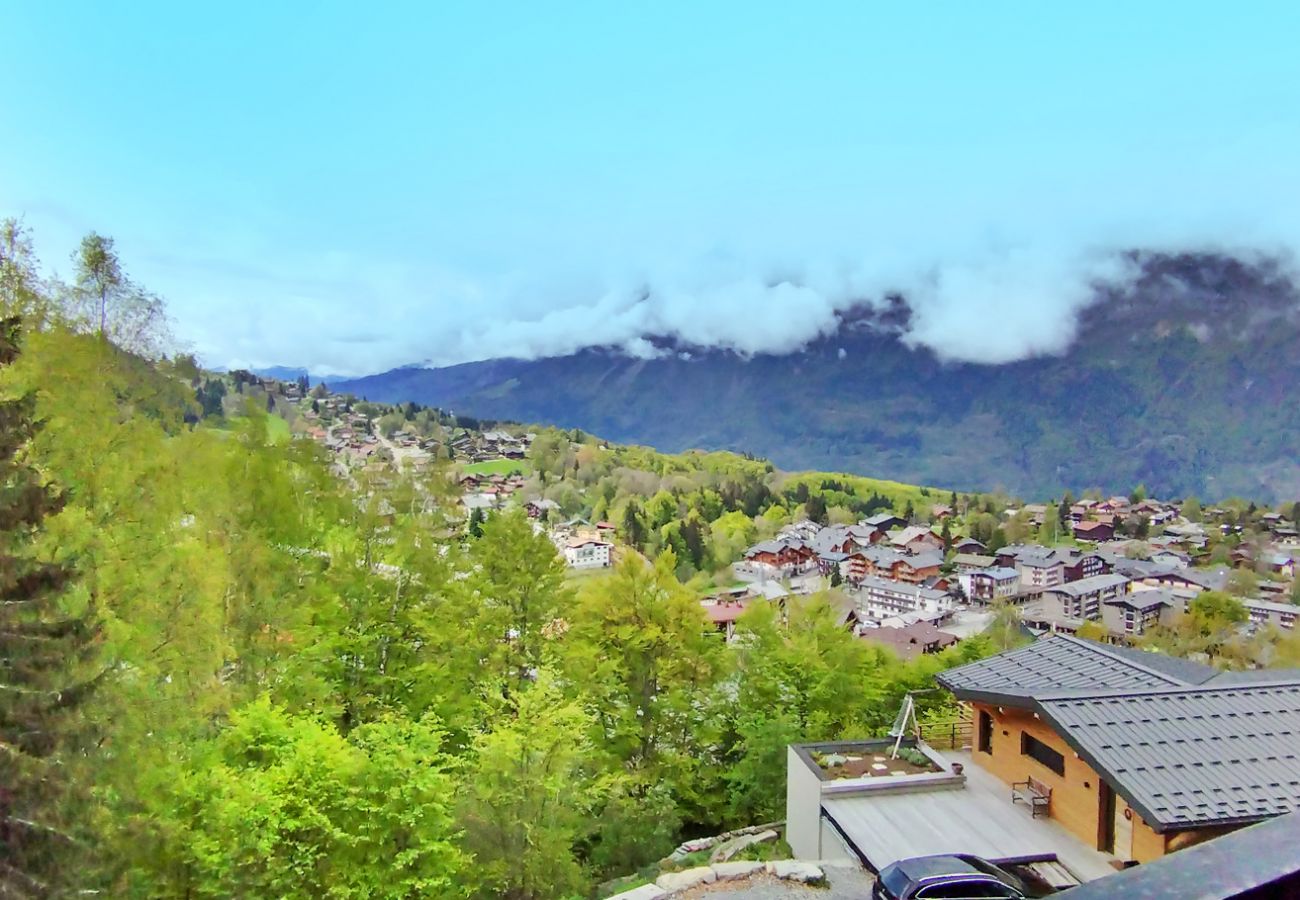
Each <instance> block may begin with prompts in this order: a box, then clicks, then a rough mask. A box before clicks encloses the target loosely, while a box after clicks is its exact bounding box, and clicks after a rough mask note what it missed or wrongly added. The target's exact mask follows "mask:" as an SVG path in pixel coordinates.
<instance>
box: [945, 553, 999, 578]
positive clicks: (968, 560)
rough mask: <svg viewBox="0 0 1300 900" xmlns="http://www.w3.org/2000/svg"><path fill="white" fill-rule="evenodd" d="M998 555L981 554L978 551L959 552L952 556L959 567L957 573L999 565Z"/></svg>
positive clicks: (953, 561)
mask: <svg viewBox="0 0 1300 900" xmlns="http://www.w3.org/2000/svg"><path fill="white" fill-rule="evenodd" d="M997 562H998V560H997V557H996V556H981V555H980V554H978V553H958V554H957V555H956V556H954V557H953V558H952V563H953V565H954V566H956V568H957V574H958V575H960V574H961V573H962V572H970V571H972V570H974V569H988V568H991V567H992V566H995V565H997Z"/></svg>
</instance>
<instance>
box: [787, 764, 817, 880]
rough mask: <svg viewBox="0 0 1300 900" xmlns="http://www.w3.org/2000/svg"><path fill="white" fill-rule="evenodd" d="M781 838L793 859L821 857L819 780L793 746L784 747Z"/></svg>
mask: <svg viewBox="0 0 1300 900" xmlns="http://www.w3.org/2000/svg"><path fill="white" fill-rule="evenodd" d="M785 761H786V762H785V768H786V776H785V839H786V843H788V844H789V845H790V850H791V851H792V852H793V853H794V857H795V859H821V858H822V782H821V779H820V778H818V777H817V773H816V772H814V771H812V769H810V768H809V767H808V764H807V763H805V762H804V761H803V760H802V759H800V758H799V754H797V753H795V752H794V748H793V747H786V749H785Z"/></svg>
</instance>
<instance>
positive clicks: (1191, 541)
mask: <svg viewBox="0 0 1300 900" xmlns="http://www.w3.org/2000/svg"><path fill="white" fill-rule="evenodd" d="M1135 508H1140V509H1141V511H1142V514H1143V515H1144V516H1149V517H1150V519H1151V521H1159V522H1161V523H1163V524H1161V525H1160V526H1159V531H1160V533H1159V534H1157V535H1155V536H1154V537H1152V538H1151V540H1150V541H1149V542H1144V541H1131V540H1130V541H1113V540H1102V539H1100V537H1101V535H1100V534H1099V533H1097V532H1096V531H1095V530H1090V529H1084V530H1083V533H1088V534H1091V535H1092V536H1093V537H1096V538H1099V539H1097V540H1087V541H1084V540H1079V541H1078V542H1079V546H1077V547H1050V548H1049V547H1045V546H1042V545H1040V544H1013V545H1008V546H1005V547H1002V548H1000V549H998V550H996V551H994V552H992V553H980V552H975V551H977V550H983V549H984V548H983V546H982V545H979V546H977V547H971V548H969V549H967V550H966V551H964V552H957V553H953V554H951V556H950V557H949V558H948V559H947V560H945V557H944V554H943V551H942V547H943V539H942V537H941V536H940V535H938V534H936V533H935V532H934V531H933V529H931V528H927V527H921V526H913V525H905V524H904V523H902V521H901V520H900V519H898V518H897V517H895V516H892V515H884V516H877V517H874V518H872V519H865V520H863V521H861V522H859V523H857V524H855V525H829V526H824V527H819V526H817V525H816V524H815V523H812V522H799V523H795V524H793V525H791V526H788V527H786V528H784V529H782V530H781V532H780V533H778V534H777V535H776V536H775V537H774V538H772V539H770V540H766V541H762V542H760V543H758V544H755V545H754V546H752V547H750V548H749V550H747V551H746V552H745V554H744V558H743V559H742V560H741V561H739V562H737V563H736V565H735V566H734V572H735V574H736V577H737V578H739V579H741V580H743V581H751V582H758V583H763V582H768V581H775V582H781V583H793V582H796V581H798V580H799V579H801V578H807V577H809V576H810V575H815V574H820V575H823V576H827V577H829V578H832V579H833V580H835V581H839V582H841V583H842V589H843V590H844V591H845V592H846V593H847V594H848V596H849V597H851V598H852V599H853V601H854V603H855V605H856V618H857V623H858V624H857V628H858V631H859V633H864V634H865V633H866V632H867V631H868V629H870V628H872V627H879V626H880V625H882V624H885V623H886V622H887V621H889V620H891V619H893V618H896V617H910V618H908V619H906V620H904V619H899V620H898V621H899V623H900V624H905V623H906V622H907V621H910V622H926V623H930V624H940V625H941V624H942V623H943V622H945V621H947V620H948V619H949V618H950V617H951V615H952V614H953V613H954V612H955V611H956V610H958V609H961V608H963V607H964V606H968V605H971V606H976V607H978V606H987V605H990V604H993V603H999V602H1011V603H1015V604H1017V605H1019V606H1020V607H1021V609H1022V616H1023V620H1024V622H1025V624H1026V626H1027V627H1029V628H1030V629H1031V630H1034V631H1037V632H1040V633H1065V634H1073V633H1075V632H1076V631H1078V630H1079V629H1080V628H1081V627H1083V625H1084V623H1089V622H1091V623H1095V624H1096V625H1099V626H1101V627H1102V629H1103V630H1104V631H1105V633H1106V634H1108V635H1109V639H1111V640H1114V641H1119V642H1124V641H1128V640H1131V639H1133V638H1136V637H1138V636H1140V635H1141V634H1143V633H1144V632H1145V631H1146V630H1147V629H1149V628H1151V627H1153V626H1154V625H1157V624H1163V625H1167V624H1170V623H1171V622H1173V621H1174V619H1175V618H1176V617H1177V616H1178V615H1179V614H1181V613H1182V612H1183V611H1184V610H1185V609H1186V606H1187V603H1188V602H1190V600H1191V599H1193V598H1195V596H1196V595H1197V594H1199V593H1201V592H1203V591H1206V590H1221V589H1223V587H1224V585H1225V583H1226V581H1227V574H1228V571H1229V570H1228V569H1226V568H1220V569H1217V570H1216V569H1205V568H1198V567H1194V565H1193V563H1194V556H1193V554H1194V553H1197V552H1198V551H1199V548H1201V547H1202V546H1203V545H1204V542H1205V534H1206V532H1205V530H1204V527H1205V526H1202V525H1200V524H1196V523H1187V522H1183V521H1181V520H1178V519H1176V518H1175V516H1176V513H1175V512H1174V511H1173V510H1172V509H1171V508H1170V506H1169V505H1168V504H1162V503H1160V502H1158V501H1143V502H1142V503H1141V504H1138V505H1137V506H1136V507H1134V506H1132V505H1130V504H1129V501H1127V500H1122V499H1121V498H1111V499H1110V500H1107V501H1091V502H1085V503H1081V504H1075V505H1074V506H1072V507H1071V516H1082V515H1102V516H1115V517H1120V518H1128V517H1131V516H1132V515H1133V510H1134V509H1135ZM1024 509H1025V510H1027V511H1029V514H1030V515H1034V514H1035V510H1037V514H1039V515H1044V516H1045V515H1047V514H1048V513H1049V508H1048V507H1046V506H1042V507H1041V508H1036V507H1032V506H1031V507H1025V508H1024ZM1099 510H1100V512H1099ZM1051 512H1052V513H1055V512H1056V510H1055V509H1054V508H1053V509H1052V510H1051ZM1083 521H1086V520H1083ZM900 526H901V527H900ZM1270 527H1271V528H1274V529H1276V530H1277V531H1280V532H1281V540H1277V539H1275V540H1274V541H1273V543H1272V544H1270V545H1269V547H1268V548H1267V549H1266V551H1265V552H1263V553H1261V554H1260V555H1259V559H1256V558H1255V555H1253V554H1252V555H1250V556H1249V557H1247V556H1246V555H1244V554H1243V555H1241V556H1240V560H1241V563H1243V564H1246V563H1248V564H1250V565H1252V566H1254V567H1255V568H1259V569H1261V570H1267V571H1269V572H1275V573H1277V575H1279V576H1280V577H1283V578H1290V577H1292V576H1293V574H1294V572H1295V570H1296V561H1297V560H1298V559H1300V541H1297V545H1291V544H1287V543H1284V541H1285V540H1286V539H1288V538H1289V537H1290V534H1289V531H1290V530H1291V523H1290V522H1289V521H1287V520H1285V519H1284V518H1283V517H1281V516H1273V517H1271V525H1270ZM1274 537H1275V538H1276V535H1274ZM1076 540H1078V539H1076ZM957 544H958V542H957V540H953V542H952V545H953V547H952V549H953V550H956V547H957ZM1124 554H1132V555H1131V556H1128V555H1124ZM1265 587H1267V584H1264V585H1261V596H1260V597H1248V598H1244V600H1243V605H1244V606H1245V607H1246V610H1247V612H1248V614H1249V616H1250V620H1251V622H1253V623H1257V624H1264V623H1270V624H1273V625H1275V626H1277V627H1280V628H1291V627H1292V626H1293V625H1294V622H1295V618H1296V615H1295V614H1296V612H1297V611H1300V608H1297V607H1294V606H1291V605H1290V604H1288V603H1285V602H1279V601H1281V600H1282V599H1283V598H1281V597H1278V596H1277V593H1278V592H1281V591H1283V590H1286V589H1287V587H1288V586H1287V584H1286V583H1284V582H1277V583H1274V589H1275V593H1274V595H1273V596H1274V597H1276V599H1269V598H1268V596H1266V595H1265V592H1264V588H1265Z"/></svg>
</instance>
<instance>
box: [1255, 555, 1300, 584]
mask: <svg viewBox="0 0 1300 900" xmlns="http://www.w3.org/2000/svg"><path fill="white" fill-rule="evenodd" d="M1295 557H1296V553H1295V551H1294V550H1290V551H1286V552H1280V551H1276V550H1275V551H1272V552H1269V553H1265V554H1264V558H1263V560H1261V562H1263V564H1264V565H1265V566H1266V567H1268V570H1269V571H1270V572H1272V573H1274V574H1276V575H1285V576H1286V577H1287V578H1290V577H1291V576H1293V575H1295Z"/></svg>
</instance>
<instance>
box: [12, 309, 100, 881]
mask: <svg viewBox="0 0 1300 900" xmlns="http://www.w3.org/2000/svg"><path fill="white" fill-rule="evenodd" d="M19 323H20V320H19V319H17V318H8V319H3V320H0V366H7V365H9V364H11V363H12V362H13V361H14V360H15V359H16V358H17V356H18V352H19V351H18V337H19V327H20V326H19ZM34 405H35V399H34V397H33V396H32V395H30V394H29V395H27V396H24V397H20V398H17V399H6V400H2V401H0V659H3V661H4V665H3V667H0V895H2V896H6V897H44V896H49V895H57V894H60V893H62V892H63V888H64V887H65V886H67V885H68V883H69V881H70V880H71V879H73V878H75V877H76V876H77V874H78V872H79V871H82V868H81V867H80V866H76V865H73V864H71V863H72V859H73V857H74V855H76V854H77V853H78V851H80V850H81V849H82V848H83V845H82V843H81V842H80V841H79V840H78V839H77V838H76V837H74V836H73V834H72V831H71V830H72V828H74V827H75V824H76V821H77V819H76V817H75V815H74V814H70V812H71V810H70V808H69V807H70V806H71V804H70V802H69V798H70V796H71V790H72V787H71V785H70V784H69V783H68V778H67V777H66V774H65V773H66V771H67V766H65V765H64V764H63V759H62V754H63V752H64V751H65V750H66V749H67V743H66V739H67V737H68V736H69V732H70V718H71V717H70V713H71V712H72V711H73V710H74V708H75V707H76V706H77V705H78V704H79V703H80V701H82V700H83V699H84V698H85V696H86V694H87V693H88V691H89V690H90V688H91V687H92V686H93V684H94V681H93V680H84V679H82V678H81V672H82V670H83V668H84V666H85V663H86V659H85V657H86V656H88V652H87V651H88V648H89V647H90V646H91V645H92V641H93V639H94V635H93V634H92V621H93V617H92V611H89V610H88V611H86V612H84V613H83V614H82V615H80V616H69V615H67V614H66V613H64V612H63V610H62V609H61V608H60V604H59V595H60V593H61V592H62V591H63V590H64V588H65V586H66V585H67V583H68V581H69V579H70V578H71V577H72V572H71V570H70V569H69V568H67V567H66V566H63V565H60V564H56V563H52V562H41V561H38V560H36V559H34V558H33V554H32V545H33V542H34V540H35V538H36V534H37V531H38V529H39V528H40V526H41V522H42V520H44V519H45V518H46V517H47V516H50V515H54V514H55V513H57V512H58V511H59V510H60V509H62V508H63V505H64V499H65V498H64V496H63V495H62V494H61V493H59V492H58V491H57V490H55V489H54V488H52V487H51V486H49V485H48V484H45V483H43V481H42V480H41V478H40V475H39V474H38V473H37V472H36V471H35V470H34V469H33V468H31V466H29V465H28V464H27V463H26V462H25V461H24V460H23V451H24V448H25V447H26V445H27V443H28V442H29V441H30V440H31V438H32V436H33V435H34V434H35V432H36V430H37V427H38V426H37V423H35V422H34V421H33V408H34ZM83 812H84V810H83Z"/></svg>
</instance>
